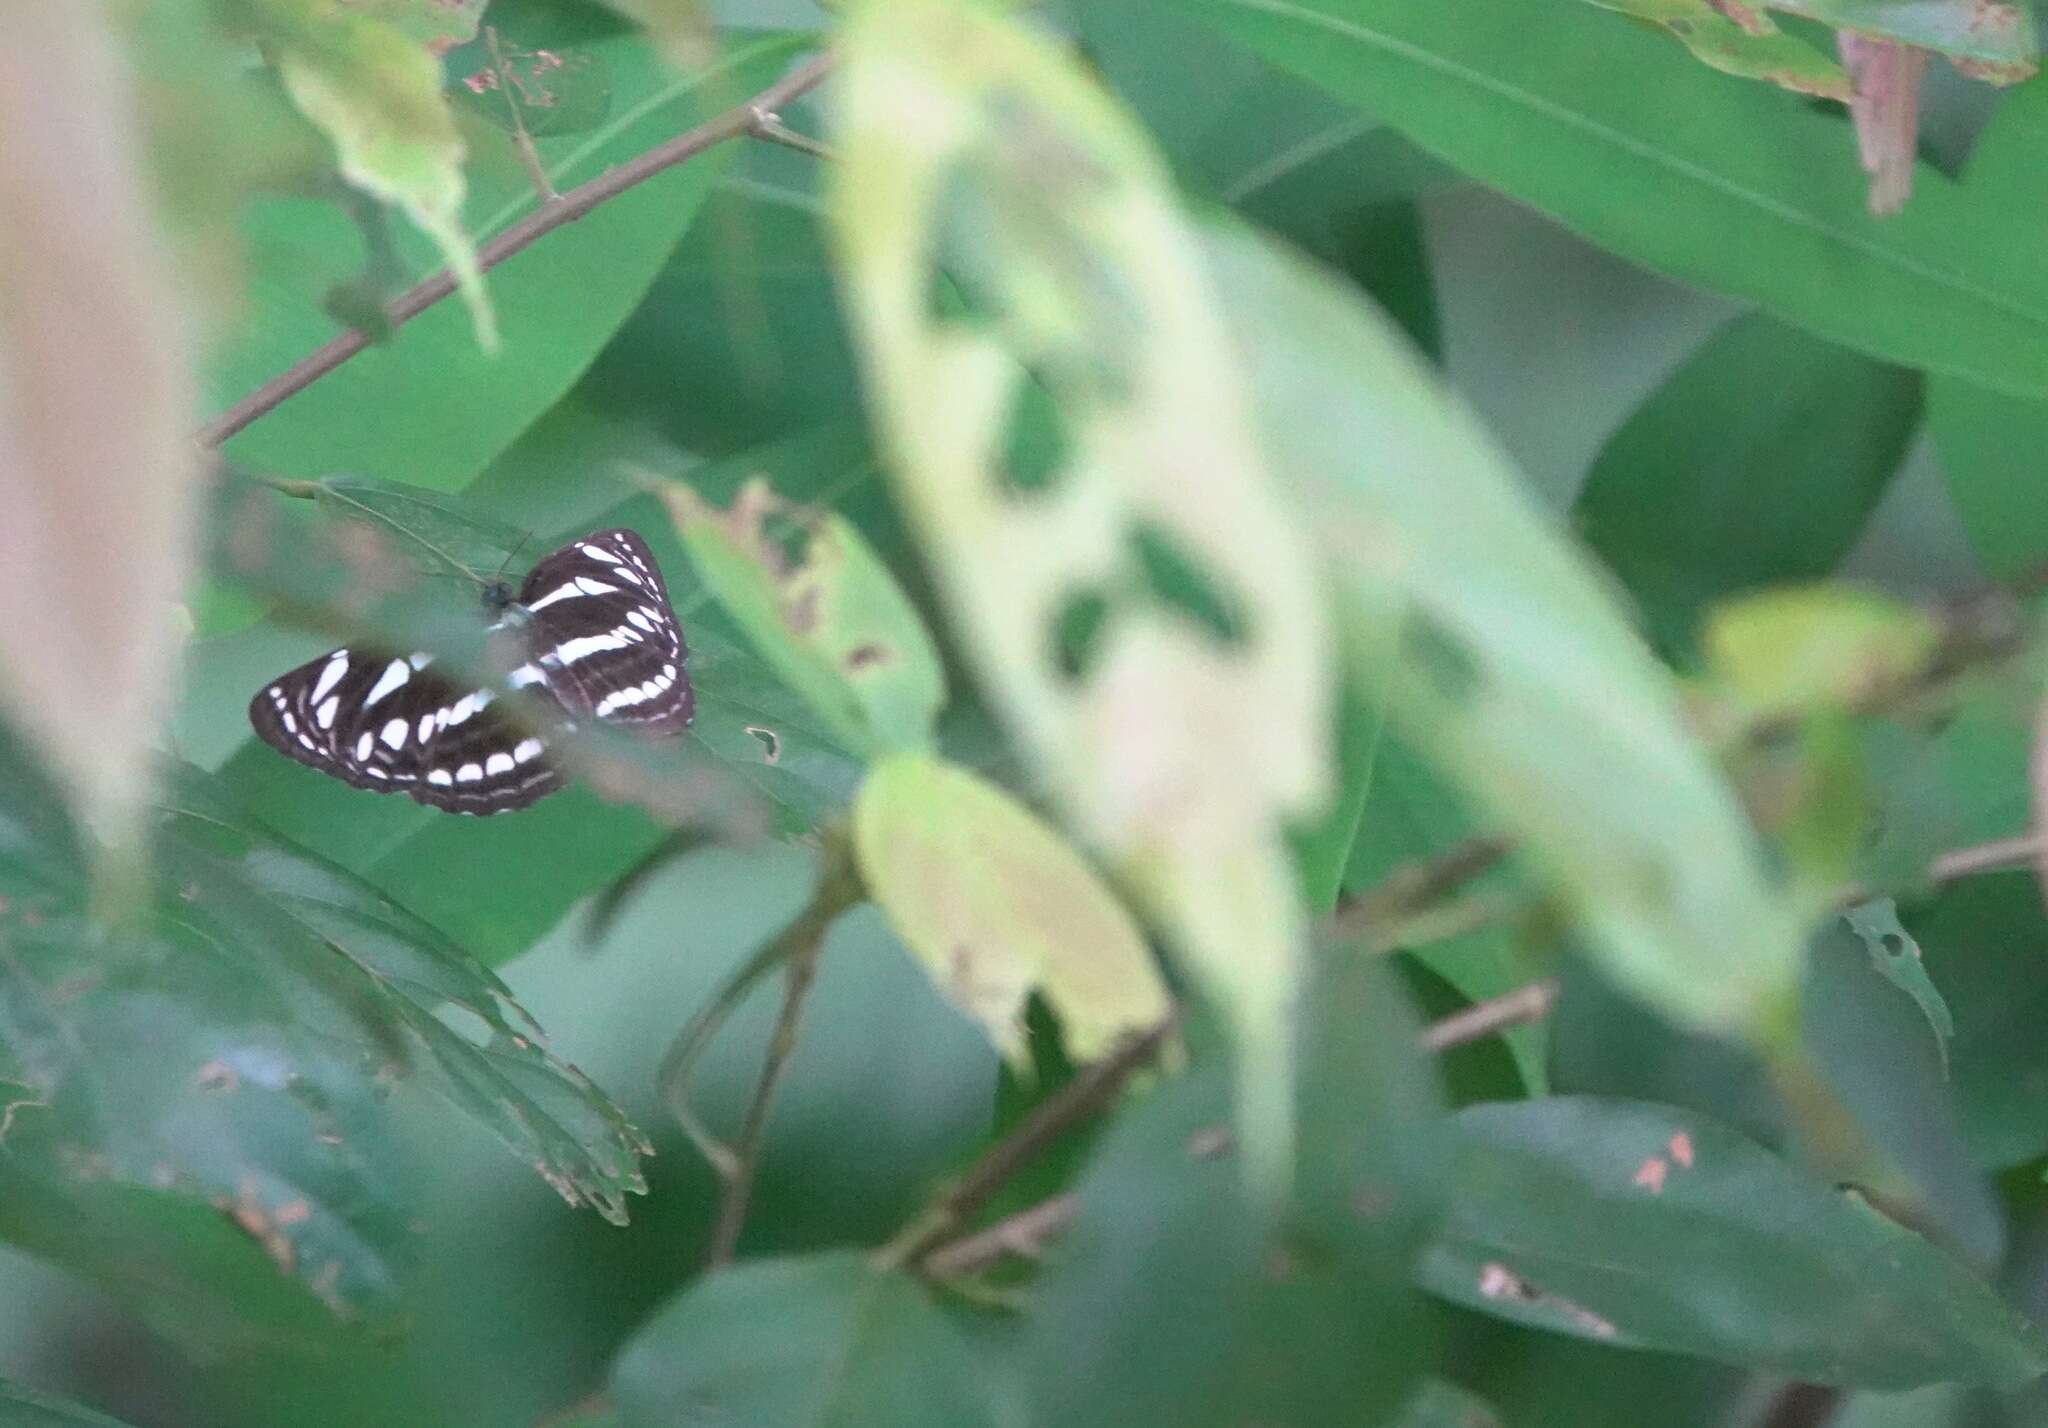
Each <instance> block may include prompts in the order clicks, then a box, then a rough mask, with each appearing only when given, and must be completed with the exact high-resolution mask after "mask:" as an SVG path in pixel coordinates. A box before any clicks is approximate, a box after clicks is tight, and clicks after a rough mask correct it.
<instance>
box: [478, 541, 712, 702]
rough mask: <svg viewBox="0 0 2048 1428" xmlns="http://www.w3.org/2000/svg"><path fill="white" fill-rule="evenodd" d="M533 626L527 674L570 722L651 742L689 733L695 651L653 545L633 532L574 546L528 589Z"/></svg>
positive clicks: (525, 598) (522, 596) (523, 676)
mask: <svg viewBox="0 0 2048 1428" xmlns="http://www.w3.org/2000/svg"><path fill="white" fill-rule="evenodd" d="M519 603H520V604H521V605H522V606H524V607H525V610H526V612H527V614H528V616H529V618H530V622H531V623H530V624H529V625H528V629H527V639H528V647H529V650H530V654H529V660H530V661H531V663H530V666H529V667H528V669H526V670H523V671H515V672H514V674H513V682H514V683H527V682H534V679H535V677H536V676H537V677H538V679H539V681H541V682H544V683H546V684H547V686H548V687H549V688H550V689H551V690H552V691H553V693H554V695H555V697H556V699H558V700H559V701H560V702H561V705H562V707H563V708H564V709H565V710H567V711H568V712H569V714H570V715H571V717H584V716H589V717H591V718H596V719H601V720H604V721H605V722H607V723H611V724H619V725H622V726H624V727H626V728H629V729H634V730H637V731H639V732H641V733H647V734H672V733H680V732H681V731H682V730H683V729H685V728H687V727H689V723H690V720H691V718H692V717H693V716H694V714H695V712H696V700H695V697H694V695H693V694H692V692H691V689H690V676H689V673H688V671H687V670H686V669H685V668H684V661H685V660H686V659H687V657H688V654H689V651H688V649H687V647H686V646H685V644H684V641H683V631H682V627H681V626H680V625H679V624H677V623H676V617H675V612H674V611H673V610H671V609H670V608H669V603H668V587H667V586H666V585H665V584H663V583H662V579H661V571H660V570H659V569H657V568H656V566H655V564H654V553H653V552H652V551H650V550H649V549H648V548H647V542H645V541H643V540H642V539H640V537H639V536H637V535H635V534H634V533H633V532H632V531H629V530H608V531H599V532H598V533H597V534H595V535H591V536H586V537H585V538H584V539H582V540H579V541H571V542H570V543H569V544H567V545H565V546H563V547H562V548H561V549H560V550H558V551H556V552H555V553H554V554H553V555H550V556H549V557H547V559H545V560H543V561H541V562H540V564H538V565H536V566H535V567H534V568H533V570H532V572H531V573H530V574H528V576H527V577H526V581H525V583H524V584H523V585H522V586H521V587H520V591H519Z"/></svg>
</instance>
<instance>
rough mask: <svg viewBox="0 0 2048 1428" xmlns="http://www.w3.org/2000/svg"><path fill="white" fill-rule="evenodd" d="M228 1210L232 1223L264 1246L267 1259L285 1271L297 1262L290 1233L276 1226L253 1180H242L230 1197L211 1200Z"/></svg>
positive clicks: (275, 1220)
mask: <svg viewBox="0 0 2048 1428" xmlns="http://www.w3.org/2000/svg"><path fill="white" fill-rule="evenodd" d="M214 1203H215V1204H216V1205H217V1206H219V1208H220V1209H221V1210H222V1211H224V1212H225V1213H226V1214H227V1217H228V1218H229V1219H230V1220H232V1221H233V1222H234V1224H235V1227H236V1228H237V1229H239V1230H240V1231H241V1232H242V1233H243V1234H245V1235H247V1236H248V1237H249V1238H250V1239H252V1240H254V1241H256V1243H257V1244H259V1245H261V1246H262V1247H263V1252H264V1253H265V1254H267V1255H269V1256H270V1262H271V1263H272V1264H274V1265H276V1266H277V1267H278V1269H279V1270H280V1271H282V1272H283V1273H285V1274H291V1273H294V1272H295V1271H296V1270H297V1269H298V1266H299V1252H298V1250H297V1249H296V1248H295V1247H294V1246H293V1244H292V1240H291V1236H290V1235H287V1234H286V1233H285V1232H284V1231H283V1230H282V1229H280V1228H279V1225H278V1219H277V1217H276V1216H275V1215H273V1214H272V1213H271V1212H270V1210H269V1209H267V1208H266V1207H265V1206H264V1204H263V1200H262V1197H261V1196H260V1195H259V1194H258V1193H257V1190H256V1187H255V1186H254V1185H253V1184H245V1185H243V1186H242V1188H241V1191H240V1193H239V1194H237V1195H236V1197H235V1198H234V1199H233V1200H217V1201H215V1202H214Z"/></svg>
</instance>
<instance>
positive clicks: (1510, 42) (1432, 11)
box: [1163, 0, 2048, 397]
mask: <svg viewBox="0 0 2048 1428" xmlns="http://www.w3.org/2000/svg"><path fill="white" fill-rule="evenodd" d="M1163 3H1173V4H1176V5H1177V6H1179V7H1180V8H1182V9H1183V10H1185V11H1186V12H1187V13H1189V14H1194V15H1199V16H1201V17H1203V18H1204V19H1206V20H1208V21H1209V22H1210V23H1211V24H1214V25H1216V26H1217V27H1219V28H1220V29H1222V30H1223V32H1224V33H1225V34H1228V35H1231V36H1234V37H1236V38H1238V39H1241V40H1243V41H1244V42H1245V43H1247V44H1249V45H1250V46H1251V47H1252V48H1253V49H1254V50H1256V51H1257V52H1258V53H1260V54H1262V55H1264V56H1265V57H1266V58H1268V59H1270V60H1272V61H1273V62H1274V63H1275V64H1278V65H1281V66H1282V67H1284V68H1287V69H1290V70H1292V71H1294V72H1295V73H1297V74H1301V75H1304V76H1306V77H1308V78H1310V79H1312V80H1314V81H1316V82H1317V83H1318V84H1321V85H1322V86H1324V87H1325V88H1326V89H1328V90H1330V91H1331V92H1332V93H1334V94H1336V95H1337V96H1338V97H1340V98H1342V99H1344V100H1346V101H1347V102H1348V103H1350V104H1352V105H1353V106H1354V107H1359V108H1369V110H1370V112H1371V113H1372V114H1374V115H1375V116H1377V117H1378V118H1380V119H1383V120H1384V121H1385V122H1387V123H1389V124H1392V125H1393V126H1394V127H1395V128H1397V129H1399V130H1401V131H1402V132H1403V133H1405V134H1406V135H1407V136H1408V137H1409V138H1410V139H1413V140H1414V141H1415V142H1416V143H1418V144H1420V145H1421V146H1422V147H1423V148H1425V149H1428V150H1430V151H1431V152H1433V153H1435V154H1437V155H1438V156H1440V157H1442V158H1444V159H1446V160H1448V161H1449V162H1450V163H1452V164H1455V165H1456V166H1457V167H1459V168H1460V169H1463V170H1464V171H1465V172H1466V173H1468V174H1470V175H1472V176H1473V177H1474V178H1477V179H1480V180H1481V181H1483V182H1485V183H1488V184H1492V185H1493V186H1495V187H1497V188H1499V189H1501V190H1502V191H1503V192H1505V193H1507V194H1509V195H1511V196H1512V197H1514V198H1517V199H1519V200H1521V201H1522V202H1524V203H1528V204H1530V205H1532V206H1534V207H1536V208H1538V209H1541V210H1542V211H1544V212H1546V213H1549V214H1551V215H1553V216H1555V217H1556V218H1558V219H1559V220H1561V221H1562V222H1563V223H1565V224H1566V225H1567V226H1568V227H1570V228H1572V229H1574V230H1576V231H1577V232H1579V233H1582V234H1584V235H1585V236H1586V237H1588V238H1590V239H1592V240H1593V241H1594V242H1596V243H1599V244H1601V245H1603V246H1605V247H1608V248H1611V249H1613V250H1614V251H1615V252H1617V253H1620V254H1621V255H1623V256H1624V257H1627V258H1630V259H1632V260H1634V261H1636V262H1638V263H1642V264H1644V265H1646V266H1648V267H1651V268H1655V269H1657V270H1659V271H1661V272H1665V273H1669V274H1670V275H1672V276H1673V277H1675V278H1678V279H1679V280H1681V281H1683V282H1687V283H1691V284H1694V285H1697V286H1700V287H1705V288H1709V289H1713V290H1716V291H1720V292H1727V293H1730V294H1733V295H1735V296H1737V297H1741V298H1745V299H1748V300H1750V301H1753V302H1755V303H1757V304H1759V305H1760V306H1762V307H1763V308H1765V309H1766V310H1768V311H1770V312H1772V313H1774V314H1776V315H1777V316H1779V317H1782V318H1785V319H1787V320H1789V321H1792V322H1795V323H1798V324H1799V325H1801V326H1803V327H1807V328H1811V329H1812V330H1813V331H1815V332H1818V333H1820V334H1821V335H1823V336H1825V337H1828V338H1831V339H1832V340H1834V341H1837V342H1840V343H1843V344H1845V345H1846V346H1849V347H1853V348H1855V349H1857V350H1859V351H1862V352H1867V353H1869V354H1870V355H1872V356H1874V357H1878V358H1882V359H1885V360H1889V361H1894V362H1897V363H1900V364H1901V365H1904V366H1908V367H1918V368H1923V369H1925V370H1927V371H1929V372H1942V373H1948V374H1951V375H1955V376H1960V377H1967V378H1969V379H1970V380H1972V381H1976V382H1980V383H1983V384H1984V385H1986V386H1990V387H1993V388H1995V389H1997V390H2000V391H2005V392H2011V393H2014V394H2017V395H2031V396H2035V397H2039V396H2042V395H2044V394H2048V272H2044V270H2043V269H2042V268H2041V265H2040V264H2038V263H2037V262H2035V261H2034V260H2033V256H2032V250H2033V247H2034V231H2035V229H2036V227H2037V225H2036V224H2035V223H2034V222H2033V220H2032V219H2031V218H2030V217H2028V216H2027V215H2026V212H2025V210H2024V209H2022V208H2015V207H2014V206H2013V205H2012V204H2011V203H2010V202H2009V201H2008V199H2007V198H2006V197H2005V196H2004V195H2000V194H1996V193H1994V192H1993V191H1991V190H1990V189H1988V188H1978V187H1976V186H1974V185H1973V186H1972V187H1971V188H1970V189H1968V190H1959V189H1958V188H1957V187H1956V186H1955V185H1954V184H1953V183H1951V182H1949V181H1948V180H1946V179H1944V178H1943V177H1942V176H1941V175H1940V174H1938V173H1936V172H1934V171H1932V170H1931V169H1928V168H1926V167H1924V166H1923V168H1922V169H1921V171H1920V172H1919V173H1918V174H1917V176H1916V177H1915V180H1914V183H1915V192H1914V199H1913V202H1912V203H1911V204H1910V205H1908V206H1907V208H1906V209H1905V211H1904V212H1902V213H1898V214H1895V215H1893V216H1891V217H1890V218H1886V219H1883V220H1879V219H1876V218H1873V217H1872V216H1871V215H1870V214H1869V213H1868V212H1866V211H1865V207H1864V202H1865V194H1864V182H1863V174H1862V172H1861V170H1860V169H1859V168H1858V167H1857V165H1856V164H1855V163H1854V162H1853V161H1852V158H1853V145H1852V142H1851V140H1850V137H1849V135H1848V133H1847V132H1846V131H1845V130H1844V128H1843V126H1842V125H1841V124H1840V123H1839V122H1838V121H1836V120H1834V119H1830V118H1827V117H1825V116H1823V115H1820V114H1816V113H1811V112H1807V111H1806V110H1805V109H1803V108H1802V107H1801V105H1800V103H1799V102H1798V101H1797V100H1795V99H1794V98H1793V96H1790V95H1785V94H1781V93H1779V92H1778V91H1776V90H1773V89H1769V88H1766V87H1764V86H1761V85H1748V84H1738V83H1735V82H1733V81H1731V80H1729V79H1728V78H1726V77H1725V76H1722V75H1718V74H1715V73H1713V72H1712V71H1710V70H1707V69H1705V68H1704V67H1702V66H1700V65H1698V64H1696V63H1694V62H1693V60H1692V59H1691V58H1690V57H1689V56H1687V55H1685V54H1682V53H1680V52H1679V51H1678V49H1677V47H1676V46H1672V45H1669V44H1668V43H1667V42H1666V41H1665V40H1664V39H1663V38H1662V37H1661V36H1659V35H1655V34H1649V33H1643V32H1639V31H1632V30H1631V28H1630V27H1629V26H1627V25H1618V24H1616V23H1615V22H1614V21H1613V19H1612V17H1610V16H1606V15H1600V14H1596V13H1595V12H1594V11H1593V10H1592V9H1590V8H1589V7H1583V6H1575V5H1550V6H1547V7H1546V8H1545V10H1544V12H1543V22H1542V23H1541V24H1540V25H1539V24H1532V23H1531V22H1530V16H1529V10H1528V7H1527V6H1526V5H1525V4H1523V3H1521V0H1470V3H1464V4H1458V5H1453V6H1446V5H1412V4H1408V3H1405V0H1341V3H1340V0H1163ZM2024 93H2025V91H2021V94H2022V95H2024ZM1674 114H1683V115H1684V116H1685V122H1684V123H1683V124H1677V123H1673V122H1672V116H1673V115H1674Z"/></svg>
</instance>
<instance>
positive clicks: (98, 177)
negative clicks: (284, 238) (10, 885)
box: [0, 6, 199, 898]
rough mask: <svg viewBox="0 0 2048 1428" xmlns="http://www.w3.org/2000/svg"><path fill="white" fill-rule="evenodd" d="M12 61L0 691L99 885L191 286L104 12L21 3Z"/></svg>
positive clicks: (157, 684)
mask: <svg viewBox="0 0 2048 1428" xmlns="http://www.w3.org/2000/svg"><path fill="white" fill-rule="evenodd" d="M6 51H7V53H6V55H5V57H4V58H0V132H5V133H7V134H8V135H9V136H10V137H9V140H8V145H9V150H8V156H7V157H6V158H4V159H0V250H4V251H5V252H6V254H7V257H6V260H5V261H4V262H0V313H4V314H5V316H4V317H0V372H4V373H5V374H6V375H5V376H4V377H0V505H4V506H5V508H6V509H7V510H8V511H9V512H10V515H9V516H8V518H7V525H8V528H9V534H8V536H7V553H6V556H5V558H4V559H0V699H4V701H5V711H6V714H7V716H8V717H9V718H10V719H11V720H12V721H13V722H14V723H15V724H16V726H17V727H18V728H19V729H20V730H21V731H22V732H23V733H24V734H25V735H27V736H28V737H30V738H33V739H34V740H35V741H36V742H37V744H38V745H39V746H40V748H41V749H42V750H43V752H44V754H45V755H46V756H47V757H48V758H49V759H50V760H51V761H52V766H53V767H54V768H55V769H56V770H57V771H58V773H59V776H60V778H61V780H62V783H63V790H62V792H63V796H65V797H68V798H69V799H71V800H72V801H73V802H74V804H75V805H76V806H77V808H78V809H79V811H80V814H81V816H82V817H83V818H84V819H85V820H86V821H87V822H88V823H89V824H90V825H91V826H92V827H93V829H94V831H95V833H96V835H97V836H98V837H99V838H101V839H102V840H104V841H105V842H106V843H107V844H108V845H109V846H110V848H111V849H113V850H115V851H114V852H113V854H112V857H111V858H110V862H109V866H108V868H107V872H108V873H109V875H110V876H112V875H116V874H117V869H116V867H115V866H114V863H115V862H116V861H118V860H119V859H120V858H122V857H124V856H125V855H126V852H127V850H128V849H130V848H131V847H132V845H133V844H134V842H135V841H136V840H137V838H138V835H139V826H138V825H139V822H140V818H141V810H142V807H143V804H144V802H145V801H146V799H147V798H148V794H149V783H150V760H151V748H152V745H153V743H154V741H155V739H156V737H157V726H158V723H159V721H160V719H161V718H162V716H163V713H164V705H165V704H166V703H168V695H169V691H170V687H171V685H172V682H173V679H174V677H175V673H176V671H175V665H176V661H177V653H178V650H177V642H178V631H177V628H176V626H175V625H174V623H173V622H172V620H171V619H170V618H169V610H168V608H167V607H169V606H170V605H172V604H173V603H174V602H176V601H177V600H178V599H179V598H180V596H181V595H182V594H183V587H184V585H185V582H186V579H187V573H188V569H189V566H190V563H191V560H192V548H191V547H192V535H191V530H192V525H193V518H194V514H195V509H194V508H195V507H196V506H197V504H198V501H197V494H198V493H197V489H196V488H197V485H198V479H199V470H198V465H197V463H196V462H195V461H194V459H193V452H192V450H191V448H190V442H189V437H188V435H187V430H188V427H189V424H190V422H191V418H192V405H193V390H192V388H193V377H192V372H191V370H190V351H191V348H192V346H193V344H194V342H195V340H196V339H195V335H194V333H193V332H192V330H191V328H192V325H193V314H192V313H191V312H190V311H189V310H188V308H189V293H188V288H189V287H190V282H189V275H185V274H181V273H180V272H179V271H177V270H176V269H175V268H174V267H173V265H172V264H171V263H170V262H169V261H168V260H167V257H166V254H165V252H164V236H163V233H162V231H161V225H162V217H161V215H160V214H159V213H158V212H157V211H156V203H155V195H154V194H153V193H152V192H151V188H152V177H153V176H152V175H151V174H149V173H147V172H145V171H144V170H143V168H142V166H141V164H140V163H139V155H138V154H137V152H136V148H135V143H134V139H133V135H132V134H131V132H130V129H131V126H132V125H133V123H134V118H133V110H134V107H135V104H136V99H135V96H134V95H133V94H132V93H131V90H130V84H131V82H132V76H131V75H130V74H129V73H128V69H129V62H130V57H129V56H127V55H124V54H123V53H122V49H121V45H120V37H119V35H118V33H117V32H116V30H115V29H114V26H113V21H112V17H111V15H110V14H109V13H108V12H105V11H102V10H100V9H98V8H97V7H84V6H59V7H54V8H50V9H38V10H37V11H35V12H34V13H33V14H28V13H24V14H23V15H22V16H20V17H18V18H17V20H16V21H15V23H13V24H10V26H9V39H8V42H7V46H6ZM154 57H156V56H153V55H150V54H147V53H139V54H137V55H136V56H134V59H135V61H136V62H137V63H145V62H147V61H148V60H149V59H151V58H154ZM83 175H91V178H90V179H89V180H86V179H83V178H82V177H81V176H83ZM83 301H89V302H90V304H91V316H90V317H89V318H87V317H86V316H84V313H83V311H82V309H81V307H80V304H81V302H83ZM109 895H110V897H115V898H118V896H119V895H120V890H119V889H117V888H110V890H109Z"/></svg>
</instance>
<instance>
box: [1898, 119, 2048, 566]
mask: <svg viewBox="0 0 2048 1428" xmlns="http://www.w3.org/2000/svg"><path fill="white" fill-rule="evenodd" d="M2044 145H2048V85H2041V84H2027V85H2022V86H2020V87H2019V88H2018V89H2016V90H2014V91H2013V92H2012V93H2011V94H2009V95H2006V96H2005V97H2004V98H2003V99H2001V100H2000V101H1999V104H1998V108H1997V110H1996V111H1995V112H1994V113H1993V114H1992V116H1991V120H1990V122H1989V123H1988V124H1986V125H1985V126H1984V129H1983V132H1982V133H1981V134H1980V135H1979V136H1978V139H1977V143H1976V144H1975V145H1974V147H1973V148H1972V149H1971V152H1970V163H1969V168H1968V169H1967V170H1966V171H1965V173H1964V182H1963V189H1962V191H1963V193H1964V194H1965V195H1966V196H1967V197H1969V198H1972V199H1974V200H1976V201H1978V202H1982V203H1991V202H1996V203H1997V204H1999V205H2000V206H2001V207H2002V208H2006V209H2009V210H2010V211H2011V212H2013V213H2015V214H2017V215H2020V216H2021V217H2022V218H2023V219H2024V220H2025V221H2026V222H2028V223H2031V224H2035V225H2039V224H2040V223H2041V222H2042V221H2044V219H2048V177H2044V175H2043V174H2042V172H2041V168H2040V165H2039V163H2038V162H2037V160H2038V158H2039V156H2040V154H2041V152H2042V148H2043V146H2044ZM1925 197H1926V195H1925V194H1924V193H1923V194H1922V195H1921V199H1924V198H1925ZM1918 206H1919V200H1916V201H1915V204H1914V207H1916V208H1917V207H1918ZM1997 386H1998V384H1997V383H1995V382H1988V381H1985V380H1984V379H1982V378H1979V379H1977V380H1974V381H1973V380H1968V379H1967V378H1965V377H1964V376H1960V375H1955V374H1942V373H1936V374H1933V375H1932V376H1930V378H1929V381H1928V387H1927V425H1928V429H1929V430H1930V431H1931V432H1932V433H1933V435H1934V446H1935V451H1936V453H1937V454H1938V455H1939V456H1940V458H1941V469H1942V474H1943V475H1944V476H1945V477H1946V478H1947V480H1948V489H1949V492H1950V494H1951V495H1952V496H1953V497H1954V498H1955V504H1956V511H1957V514H1959V515H1960V516H1961V517H1962V522H1963V529H1964V530H1965V531H1966V532H1968V534H1969V538H1970V545H1971V547H1972V549H1974V550H1975V551H1976V553H1977V555H1978V557H1979V558H1980V559H1981V560H1982V561H1983V562H1984V565H1985V567H1986V568H1987V569H1988V570H1989V572H1990V574H1991V575H1992V576H1993V577H1994V578H1996V579H2000V580H2006V579H2011V578H2013V577H2015V576H2019V575H2023V574H2027V573H2029V572H2031V571H2033V570H2036V569H2038V568H2039V567H2040V565H2041V563H2042V562H2043V561H2044V560H2048V508H2044V506H2043V503H2042V501H2041V500H2040V489H2039V468H2040V461H2041V453H2042V451H2044V450H2048V402H2043V401H2041V400H2040V399H2039V398H2040V393H2038V392H2036V393H2033V394H2032V395H2033V397H2034V398H2035V399H2034V400H2025V399H2024V398H2023V397H2021V396H2015V395H2011V394H2009V393H2007V392H2003V391H2000V390H1997Z"/></svg>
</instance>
